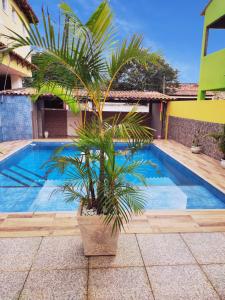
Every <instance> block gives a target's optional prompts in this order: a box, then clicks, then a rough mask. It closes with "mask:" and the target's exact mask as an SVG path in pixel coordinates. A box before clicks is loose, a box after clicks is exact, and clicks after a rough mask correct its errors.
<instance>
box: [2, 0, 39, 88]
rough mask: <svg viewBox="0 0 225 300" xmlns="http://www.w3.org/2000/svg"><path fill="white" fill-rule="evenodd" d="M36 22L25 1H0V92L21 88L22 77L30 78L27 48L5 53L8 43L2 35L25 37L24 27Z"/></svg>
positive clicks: (30, 71) (29, 60) (30, 70)
mask: <svg viewBox="0 0 225 300" xmlns="http://www.w3.org/2000/svg"><path fill="white" fill-rule="evenodd" d="M36 22H38V19H37V17H36V16H35V14H34V12H33V10H32V8H31V7H30V5H29V4H28V2H27V1H26V0H0V50H2V51H0V90H4V89H11V88H12V89H14V88H21V87H22V80H23V78H24V77H31V76H32V67H33V66H32V64H31V57H29V56H28V57H27V55H28V54H29V51H30V48H29V47H22V48H19V49H16V50H15V51H11V52H10V53H5V52H4V51H3V50H5V49H6V48H8V47H9V46H10V45H9V42H8V40H7V38H6V37H4V36H3V35H9V34H10V31H9V30H8V29H10V30H13V31H16V32H17V33H18V34H20V35H21V36H23V37H26V36H27V31H26V25H28V24H29V23H36Z"/></svg>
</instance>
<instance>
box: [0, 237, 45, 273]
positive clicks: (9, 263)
mask: <svg viewBox="0 0 225 300" xmlns="http://www.w3.org/2000/svg"><path fill="white" fill-rule="evenodd" d="M40 243H41V238H39V237H36V238H15V239H12V238H5V239H4V238H1V239H0V270H1V271H27V270H29V269H30V267H31V265H32V262H33V257H34V255H35V254H36V253H37V250H38V248H39V245H40Z"/></svg>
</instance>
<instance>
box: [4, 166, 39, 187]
mask: <svg viewBox="0 0 225 300" xmlns="http://www.w3.org/2000/svg"><path fill="white" fill-rule="evenodd" d="M1 174H2V175H4V176H5V177H8V178H9V179H11V180H13V181H15V182H16V183H20V184H21V185H23V186H26V187H29V186H39V187H41V186H42V183H41V182H40V180H35V179H34V178H32V177H29V176H28V175H27V174H26V175H25V174H23V173H22V172H19V171H18V170H17V169H16V168H15V167H11V168H10V169H5V170H3V171H2V172H1Z"/></svg>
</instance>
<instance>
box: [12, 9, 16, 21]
mask: <svg viewBox="0 0 225 300" xmlns="http://www.w3.org/2000/svg"><path fill="white" fill-rule="evenodd" d="M16 17H17V13H16V11H15V9H14V8H13V7H12V20H13V22H15V23H16Z"/></svg>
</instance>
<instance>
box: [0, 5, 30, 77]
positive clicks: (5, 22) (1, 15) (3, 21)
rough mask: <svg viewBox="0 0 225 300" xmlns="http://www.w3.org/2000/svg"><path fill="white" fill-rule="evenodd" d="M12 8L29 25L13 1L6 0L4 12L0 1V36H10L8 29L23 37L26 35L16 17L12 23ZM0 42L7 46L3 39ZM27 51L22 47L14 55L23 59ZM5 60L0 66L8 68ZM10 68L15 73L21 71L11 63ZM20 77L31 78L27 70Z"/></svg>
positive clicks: (28, 49) (27, 48)
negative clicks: (11, 67) (12, 68)
mask: <svg viewBox="0 0 225 300" xmlns="http://www.w3.org/2000/svg"><path fill="white" fill-rule="evenodd" d="M12 7H13V8H14V9H15V10H16V12H17V14H18V16H20V18H22V20H23V22H24V23H25V24H27V25H28V24H29V22H28V20H27V18H26V16H25V15H24V13H23V12H22V11H21V10H20V9H19V8H18V6H17V5H16V3H15V2H14V1H13V0H8V5H7V10H6V11H4V10H3V8H2V1H0V34H10V32H9V31H8V30H7V28H9V29H11V30H14V31H16V32H17V33H18V34H20V35H22V36H24V37H25V36H26V33H25V32H24V30H23V23H22V21H21V20H20V18H19V17H18V16H17V17H16V20H15V21H13V18H12ZM0 41H1V42H2V43H4V44H6V45H7V44H8V41H7V39H6V38H5V37H0ZM29 51H30V48H29V47H23V48H19V49H16V50H15V52H16V53H18V54H19V55H20V56H22V57H24V58H25V57H26V55H27V54H28V53H29ZM7 60H8V58H5V60H4V62H2V61H1V62H0V64H4V65H6V66H8V65H7ZM28 60H29V61H30V58H28ZM5 62H6V64H5ZM12 66H13V67H14V68H15V71H16V72H20V71H21V66H20V65H19V64H18V65H17V64H15V63H13V64H12ZM21 76H28V77H29V76H31V72H30V70H28V69H27V68H23V74H21Z"/></svg>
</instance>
